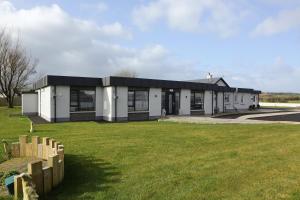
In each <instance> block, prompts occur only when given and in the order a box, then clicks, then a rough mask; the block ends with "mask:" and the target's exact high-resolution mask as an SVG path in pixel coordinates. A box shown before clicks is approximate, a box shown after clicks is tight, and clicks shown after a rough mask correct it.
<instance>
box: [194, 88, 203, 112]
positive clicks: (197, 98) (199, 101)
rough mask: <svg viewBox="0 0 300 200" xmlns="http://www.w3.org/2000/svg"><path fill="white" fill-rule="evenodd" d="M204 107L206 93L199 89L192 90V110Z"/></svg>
mask: <svg viewBox="0 0 300 200" xmlns="http://www.w3.org/2000/svg"><path fill="white" fill-rule="evenodd" d="M203 109H204V93H203V92H198V91H192V92H191V110H203Z"/></svg>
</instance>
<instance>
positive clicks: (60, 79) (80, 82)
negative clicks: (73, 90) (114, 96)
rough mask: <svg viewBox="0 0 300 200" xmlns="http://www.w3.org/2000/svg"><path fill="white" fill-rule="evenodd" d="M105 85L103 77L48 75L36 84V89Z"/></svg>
mask: <svg viewBox="0 0 300 200" xmlns="http://www.w3.org/2000/svg"><path fill="white" fill-rule="evenodd" d="M55 85H60V86H94V87H96V86H103V85H102V79H101V78H91V77H76V76H53V75H47V76H45V77H43V78H41V79H40V80H38V81H37V82H36V83H35V84H34V89H40V88H43V87H46V86H55Z"/></svg>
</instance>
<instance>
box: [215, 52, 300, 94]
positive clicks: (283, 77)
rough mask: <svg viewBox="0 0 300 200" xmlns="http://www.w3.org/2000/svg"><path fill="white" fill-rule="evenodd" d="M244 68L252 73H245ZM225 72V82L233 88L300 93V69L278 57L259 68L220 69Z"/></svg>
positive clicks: (258, 66)
mask: <svg viewBox="0 0 300 200" xmlns="http://www.w3.org/2000/svg"><path fill="white" fill-rule="evenodd" d="M243 68H246V69H251V71H247V72H245V71H243ZM218 71H223V72H224V74H223V75H224V76H225V80H227V81H228V82H229V85H231V86H238V87H249V86H250V87H251V88H255V89H259V90H263V91H265V92H300V89H299V86H298V85H299V84H300V79H299V77H300V67H299V66H292V65H290V64H288V63H286V61H285V60H284V58H283V57H281V56H278V57H277V58H274V61H273V62H270V64H264V65H257V66H251V67H250V66H243V67H239V68H237V69H236V70H235V71H227V70H226V68H219V69H218Z"/></svg>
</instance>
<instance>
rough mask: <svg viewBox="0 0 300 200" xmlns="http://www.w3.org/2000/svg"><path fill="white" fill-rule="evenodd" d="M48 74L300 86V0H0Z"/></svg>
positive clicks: (3, 22) (4, 18) (0, 9)
mask: <svg viewBox="0 0 300 200" xmlns="http://www.w3.org/2000/svg"><path fill="white" fill-rule="evenodd" d="M0 26H3V27H9V30H10V31H12V34H11V35H12V36H13V37H14V36H15V35H17V34H19V35H20V36H21V38H22V40H23V42H24V45H25V47H26V48H27V49H28V50H29V51H30V53H31V54H32V55H33V56H35V57H37V58H38V59H39V66H38V71H39V74H40V75H43V74H57V75H76V76H100V77H101V76H107V75H112V74H116V73H118V72H119V71H120V70H124V69H129V70H132V71H135V72H136V73H137V75H138V76H139V77H146V78H163V79H175V80H189V79H195V78H204V77H205V76H206V73H208V72H211V73H212V74H213V75H214V76H223V77H224V78H225V80H227V81H228V82H229V84H230V85H231V86H238V87H254V88H256V89H261V90H263V91H278V92H280V91H285V92H300V88H299V87H298V86H297V85H299V84H300V79H299V77H300V62H299V57H300V56H299V52H300V45H299V44H300V34H299V33H300V1H297V0H285V1H284V0H260V1H258V0H254V1H246V0H227V1H224V0H186V1H181V0H150V1H146V0H135V1H134V0H130V1H95V0H93V1H92V0H88V1H68V0H59V1H58V0H57V1H49V0H47V1H37V0H14V1H3V0H0Z"/></svg>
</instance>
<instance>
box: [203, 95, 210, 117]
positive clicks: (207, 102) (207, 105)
mask: <svg viewBox="0 0 300 200" xmlns="http://www.w3.org/2000/svg"><path fill="white" fill-rule="evenodd" d="M204 113H205V114H206V115H211V114H212V91H208V90H207V91H205V92H204Z"/></svg>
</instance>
